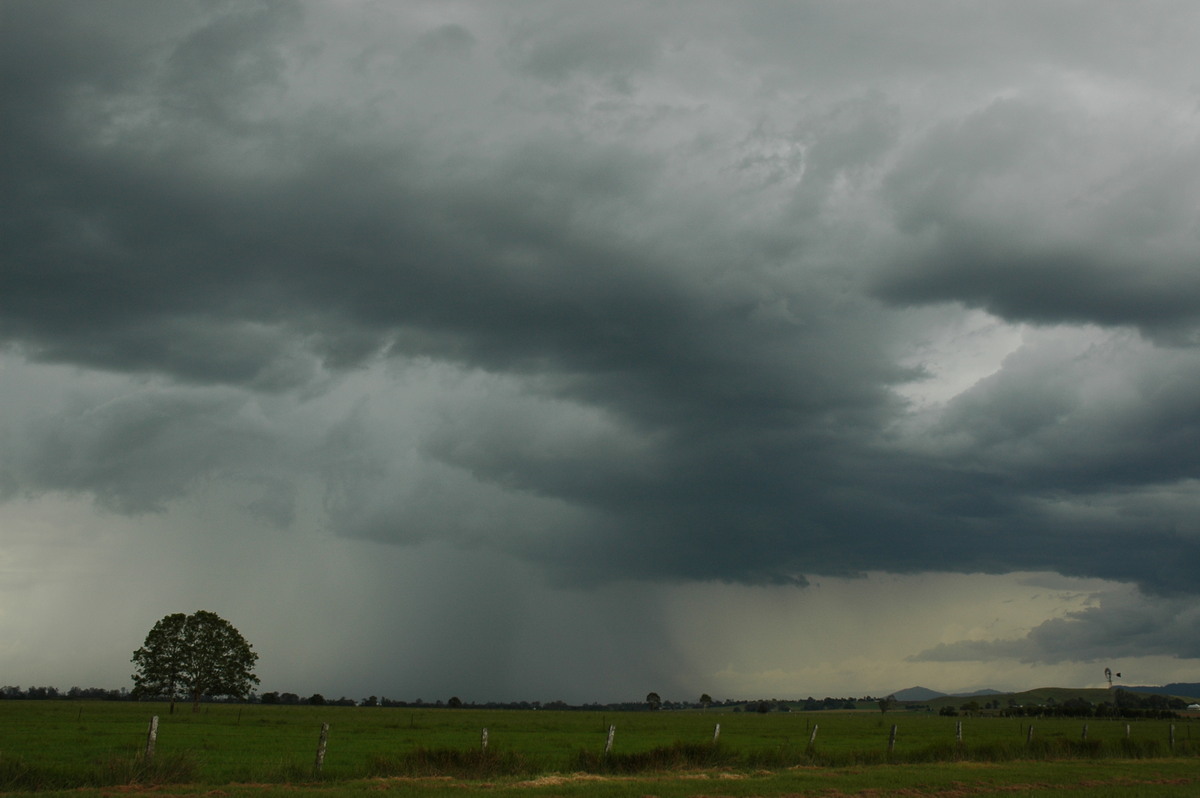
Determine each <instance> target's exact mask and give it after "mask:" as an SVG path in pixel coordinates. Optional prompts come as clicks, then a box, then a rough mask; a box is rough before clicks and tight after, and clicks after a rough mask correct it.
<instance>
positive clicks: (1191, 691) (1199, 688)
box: [1123, 682, 1200, 698]
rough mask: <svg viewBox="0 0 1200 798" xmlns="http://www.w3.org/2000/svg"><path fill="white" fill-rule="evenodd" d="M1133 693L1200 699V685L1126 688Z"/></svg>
mask: <svg viewBox="0 0 1200 798" xmlns="http://www.w3.org/2000/svg"><path fill="white" fill-rule="evenodd" d="M1123 689H1125V690H1128V691H1129V692H1131V693H1153V694H1155V695H1166V696H1178V697H1180V698H1200V683H1197V682H1172V683H1171V684H1164V685H1163V686H1162V687H1125V688H1123Z"/></svg>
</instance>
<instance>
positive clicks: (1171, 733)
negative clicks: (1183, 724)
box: [1168, 723, 1175, 751]
mask: <svg viewBox="0 0 1200 798" xmlns="http://www.w3.org/2000/svg"><path fill="white" fill-rule="evenodd" d="M1168 735H1169V736H1168V739H1169V740H1170V746H1171V750H1172V751H1174V750H1175V724H1174V723H1172V724H1171V729H1170V731H1169V732H1168Z"/></svg>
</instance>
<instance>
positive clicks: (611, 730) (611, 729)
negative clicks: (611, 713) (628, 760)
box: [604, 725, 617, 754]
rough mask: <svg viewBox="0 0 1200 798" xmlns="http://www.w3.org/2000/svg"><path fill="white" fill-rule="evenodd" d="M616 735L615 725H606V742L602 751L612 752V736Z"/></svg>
mask: <svg viewBox="0 0 1200 798" xmlns="http://www.w3.org/2000/svg"><path fill="white" fill-rule="evenodd" d="M616 736H617V727H616V726H615V725H614V726H609V727H608V742H606V743H605V744H604V753H606V754H611V753H612V746H613V737H616Z"/></svg>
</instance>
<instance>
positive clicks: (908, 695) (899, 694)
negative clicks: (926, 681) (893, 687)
mask: <svg viewBox="0 0 1200 798" xmlns="http://www.w3.org/2000/svg"><path fill="white" fill-rule="evenodd" d="M892 696H893V697H894V698H895V699H896V700H897V701H932V700H933V699H935V698H945V697H946V694H945V693H939V692H938V691H937V690H930V689H929V688H928V687H908V688H906V689H904V690H897V691H896V692H894V693H892Z"/></svg>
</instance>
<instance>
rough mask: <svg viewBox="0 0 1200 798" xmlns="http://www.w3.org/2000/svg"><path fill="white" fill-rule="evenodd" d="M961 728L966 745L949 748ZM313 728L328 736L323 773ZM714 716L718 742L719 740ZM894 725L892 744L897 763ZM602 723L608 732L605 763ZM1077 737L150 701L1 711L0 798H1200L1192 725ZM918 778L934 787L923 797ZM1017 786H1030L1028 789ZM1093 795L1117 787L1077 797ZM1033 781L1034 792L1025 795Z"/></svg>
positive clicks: (803, 718) (975, 725) (827, 715)
mask: <svg viewBox="0 0 1200 798" xmlns="http://www.w3.org/2000/svg"><path fill="white" fill-rule="evenodd" d="M153 715H158V716H159V730H158V740H157V746H156V753H155V757H154V759H153V761H152V762H147V761H146V760H145V757H144V750H145V744H146V731H147V728H148V725H149V721H150V718H151V716H153ZM959 721H961V722H962V728H963V741H962V743H961V744H960V743H958V742H957V740H956V739H955V732H956V723H957V722H959ZM323 723H328V724H329V727H330V730H329V737H328V748H327V752H326V756H325V761H324V767H323V769H322V771H321V773H320V776H319V777H318V776H317V774H316V773H315V759H316V751H317V742H318V738H319V735H320V730H321V725H322V724H323ZM717 723H720V726H721V731H720V742H719V744H718V745H715V746H714V745H713V743H712V740H713V733H714V727H715V726H716V724H717ZM1030 723H1032V725H1033V735H1032V740H1031V739H1030V736H1029V726H1030ZM1172 723H1173V724H1174V726H1175V745H1174V748H1173V749H1172V748H1171V746H1170V744H1169V742H1170V727H1171V725H1172ZM893 724H895V725H896V726H897V736H896V744H895V749H894V751H892V752H891V753H889V752H888V738H889V735H890V731H891V727H892V725H893ZM610 725H613V726H616V735H615V739H614V746H613V752H612V754H611V755H607V756H606V755H605V753H604V748H605V742H606V738H607V732H608V728H609V726H610ZM1194 725H1195V729H1193V726H1194ZM1083 726H1084V721H1082V720H1067V719H1053V720H1050V719H1044V720H1039V719H1033V720H1032V721H1031V720H1028V719H1008V718H991V717H988V718H969V717H968V718H948V717H941V716H937V715H932V714H916V713H908V712H903V711H895V712H889V713H887V714H886V715H885V714H881V713H879V712H815V713H807V712H791V713H778V712H776V713H770V714H764V715H760V714H757V713H729V712H720V713H719V712H712V711H710V712H699V711H696V712H631V713H607V714H603V713H598V712H552V711H513V710H473V709H458V710H450V709H402V708H382V707H372V708H367V707H288V706H263V705H245V706H238V705H225V704H209V705H204V706H203V707H202V709H201V711H200V712H199V713H196V714H193V713H192V712H191V711H190V707H187V706H181V707H177V709H176V712H175V714H173V715H170V714H168V713H167V707H166V705H159V704H140V703H125V702H73V701H5V702H0V729H2V731H0V791H3V792H5V793H8V794H13V793H17V792H25V791H35V790H36V791H39V792H41V793H42V794H45V793H46V792H47V791H54V790H69V789H77V788H90V789H92V790H93V791H97V790H98V791H101V792H102V791H103V788H106V787H112V786H118V785H139V786H140V787H145V788H149V787H153V788H154V789H155V790H156V792H163V790H164V789H166V788H165V787H164V786H163V785H172V786H171V788H170V792H171V794H175V793H179V794H186V793H187V792H188V791H189V790H193V789H194V790H195V791H196V792H197V793H199V792H203V791H204V790H203V789H201V787H203V786H205V785H207V786H208V787H211V786H213V785H236V784H240V785H258V786H253V787H251V786H243V787H238V788H236V789H237V790H241V791H246V792H247V793H249V792H254V793H255V794H258V795H261V794H264V793H268V792H271V791H272V790H275V789H282V788H283V787H285V786H286V787H288V788H289V789H291V790H293V791H294V789H296V788H297V787H298V785H304V789H305V790H309V791H313V792H314V793H324V792H330V794H333V793H337V794H347V793H348V792H354V791H361V790H364V789H368V788H369V785H374V786H375V788H379V787H380V786H381V785H382V786H386V787H388V788H389V789H396V790H401V791H403V792H405V793H406V794H414V795H423V796H424V795H437V794H441V793H442V792H443V791H446V790H457V791H458V792H457V793H455V794H461V791H462V790H463V789H468V788H470V787H471V786H475V787H478V788H479V789H484V787H483V786H482V785H490V786H487V787H486V789H488V790H491V791H493V792H495V791H500V792H505V791H514V790H517V791H520V790H526V791H529V790H535V791H541V792H546V794H553V795H572V794H581V795H583V794H586V795H601V794H611V795H625V794H630V795H645V794H655V795H699V794H706V795H781V794H809V793H808V792H805V790H808V789H810V787H806V786H803V785H805V784H811V789H812V791H813V792H812V794H836V792H838V791H840V792H842V793H843V794H858V793H855V792H851V791H848V790H847V789H846V788H847V786H848V785H850V784H851V783H852V784H853V785H854V790H857V791H861V790H867V789H901V788H900V787H899V786H895V785H896V784H899V783H901V782H903V783H906V784H909V786H908V787H904V788H903V789H914V790H917V792H915V793H912V794H930V795H934V794H946V795H951V794H953V795H959V794H988V793H987V792H978V789H982V787H981V786H980V785H985V784H986V783H994V785H997V786H996V787H995V788H996V790H997V792H996V794H1001V793H1000V785H1007V786H1006V787H1005V789H1007V790H1008V792H1005V793H1004V794H1006V795H1014V794H1015V795H1053V794H1058V793H1054V792H1045V791H1044V790H1053V789H1061V790H1066V792H1062V793H1061V794H1071V795H1194V794H1200V724H1193V723H1192V721H1190V720H1187V719H1181V720H1176V721H1157V720H1156V721H1148V720H1138V721H1131V722H1129V723H1128V737H1126V722H1125V721H1114V720H1095V719H1091V720H1089V721H1087V726H1088V734H1087V739H1086V740H1084V739H1082V738H1083ZM484 728H486V729H487V730H488V743H489V745H488V749H487V752H486V754H485V753H484V752H483V751H482V747H481V736H482V730H483V729H484ZM814 728H816V736H815V740H814V738H813V731H814ZM810 740H813V742H812V744H811V745H810ZM447 779H449V780H451V781H447ZM956 779H957V780H958V781H959V782H962V783H970V784H973V785H976V787H975V788H972V789H973V790H975V791H973V792H969V793H962V792H953V791H952V790H954V789H959V788H954V787H952V784H953V783H955V780H956ZM1023 779H1024V780H1023ZM897 780H899V781H897ZM964 780H965V781H964ZM1060 783H1061V784H1060ZM883 784H893V786H892V787H885V786H879V785H883ZM920 784H926V785H928V787H929V790H931V791H930V792H922V791H921V788H920V786H919V785H920ZM1023 784H1024V785H1035V786H1031V787H1029V790H1026V791H1025V792H1021V791H1020V789H1021V788H1020V787H1019V785H1023ZM1086 784H1091V787H1089V788H1088V789H1096V790H1099V789H1102V788H1103V789H1108V790H1110V791H1109V792H1095V791H1093V792H1082V793H1081V792H1079V790H1080V789H1081V788H1082V787H1081V785H1085V786H1086ZM178 785H199V786H197V787H195V788H192V787H188V788H184V787H180V786H178ZM364 785H368V786H364ZM839 785H840V786H839ZM871 785H876V786H874V787H872V786H871ZM938 785H941V786H938ZM1014 785H1018V786H1017V787H1016V788H1014ZM1056 785H1060V786H1056ZM1035 787H1036V789H1037V790H1042V791H1037V792H1033V791H1030V790H1033V789H1035ZM988 789H991V788H988ZM1014 789H1015V790H1016V791H1014ZM689 790H691V791H690V792H689ZM830 790H833V791H835V792H834V793H830V792H829V791H830ZM1113 790H1123V791H1113ZM1131 790H1132V791H1131ZM222 793H223V794H224V793H229V789H222ZM73 794H76V795H78V794H80V793H73ZM103 794H106V795H108V794H111V793H103ZM230 794H233V793H230ZM866 794H871V793H866ZM883 794H887V793H886V792H885V793H883Z"/></svg>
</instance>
